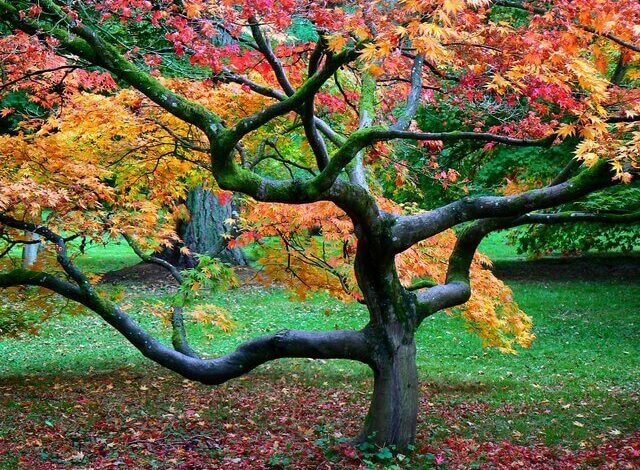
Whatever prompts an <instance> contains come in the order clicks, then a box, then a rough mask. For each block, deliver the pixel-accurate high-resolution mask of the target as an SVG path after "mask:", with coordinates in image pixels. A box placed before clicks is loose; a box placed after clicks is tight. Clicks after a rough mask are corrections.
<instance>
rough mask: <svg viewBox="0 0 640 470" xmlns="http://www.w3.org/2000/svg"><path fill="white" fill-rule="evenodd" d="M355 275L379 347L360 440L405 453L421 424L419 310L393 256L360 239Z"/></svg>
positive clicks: (373, 339) (375, 349) (374, 360)
mask: <svg viewBox="0 0 640 470" xmlns="http://www.w3.org/2000/svg"><path fill="white" fill-rule="evenodd" d="M355 270H356V277H357V279H358V285H359V286H360V289H361V290H362V293H363V294H364V297H365V300H366V303H367V309H368V310H369V314H370V317H371V322H370V324H369V334H370V335H371V339H370V343H371V344H372V345H374V346H373V347H374V351H373V358H372V365H371V367H372V369H373V377H374V388H373V396H372V399H371V404H370V407H369V411H368V413H367V416H366V418H365V423H364V428H363V430H362V433H361V435H360V437H359V439H360V440H369V441H371V442H373V443H375V444H376V445H378V446H386V447H392V448H393V449H394V451H397V452H404V451H406V450H407V448H408V447H409V446H410V445H412V444H413V443H414V442H415V438H416V424H417V421H418V397H419V390H418V372H417V365H416V345H415V340H414V332H415V306H414V304H413V302H412V299H411V298H410V297H409V296H407V295H406V293H405V292H404V290H403V289H402V286H401V284H400V280H399V279H398V275H397V271H396V269H395V264H394V259H393V256H392V255H388V254H386V253H384V252H383V251H381V250H376V251H372V250H370V249H368V246H367V245H366V243H363V242H362V240H359V242H358V250H357V253H356V260H355Z"/></svg>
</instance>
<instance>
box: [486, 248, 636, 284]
mask: <svg viewBox="0 0 640 470" xmlns="http://www.w3.org/2000/svg"><path fill="white" fill-rule="evenodd" d="M493 272H494V274H495V275H496V276H498V277H499V278H500V279H503V280H514V281H531V282H564V281H591V282H593V281H596V282H597V281H616V282H622V283H627V282H628V283H632V282H633V283H636V282H638V281H640V254H637V253H634V254H626V255H625V254H619V255H618V254H615V255H588V256H580V257H568V256H567V257H554V258H540V259H533V260H498V261H495V262H494V266H493Z"/></svg>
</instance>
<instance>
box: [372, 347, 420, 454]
mask: <svg viewBox="0 0 640 470" xmlns="http://www.w3.org/2000/svg"><path fill="white" fill-rule="evenodd" d="M374 361H375V368H374V371H373V374H374V375H373V377H374V385H373V396H372V398H371V404H370V406H369V411H368V413H367V417H366V418H365V423H364V429H363V431H362V434H361V436H360V440H368V441H371V442H374V443H375V444H377V445H379V446H387V447H389V446H391V447H393V449H394V450H396V451H398V452H403V451H406V450H407V448H408V446H410V445H412V444H413V443H414V442H415V439H416V425H417V422H418V407H419V390H418V371H417V365H416V346H415V343H414V342H411V343H410V344H401V345H399V346H398V348H397V349H396V350H395V351H394V353H393V354H388V353H386V352H385V353H381V354H378V355H377V357H376V358H375V359H374Z"/></svg>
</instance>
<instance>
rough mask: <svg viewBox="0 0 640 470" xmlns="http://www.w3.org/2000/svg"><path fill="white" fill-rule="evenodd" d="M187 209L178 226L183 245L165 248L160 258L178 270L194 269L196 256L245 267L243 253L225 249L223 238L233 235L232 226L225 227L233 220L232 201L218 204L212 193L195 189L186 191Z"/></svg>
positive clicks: (199, 188)
mask: <svg viewBox="0 0 640 470" xmlns="http://www.w3.org/2000/svg"><path fill="white" fill-rule="evenodd" d="M186 206H187V208H188V209H189V213H190V218H189V220H187V221H182V222H180V223H179V225H178V227H177V232H178V235H179V236H180V238H181V239H182V243H181V244H176V245H174V246H173V247H171V248H167V249H165V250H164V251H163V252H162V253H160V255H159V256H160V257H161V258H162V259H165V260H167V261H169V262H170V263H171V264H173V265H174V266H178V267H181V268H193V267H195V266H196V265H197V264H198V260H197V255H198V254H201V255H207V256H212V257H214V258H218V259H220V260H221V261H224V262H225V263H229V264H231V265H234V266H246V265H247V264H248V262H247V258H246V257H245V255H244V253H243V251H242V250H241V249H240V248H228V247H227V240H226V239H225V237H224V236H225V234H230V235H234V227H230V226H228V225H227V224H225V221H226V220H228V219H231V218H234V212H235V206H234V203H233V200H230V201H228V202H226V203H225V204H220V201H219V200H218V197H217V196H216V195H215V194H213V193H212V192H211V191H207V190H205V189H203V188H202V186H198V187H196V188H194V189H192V190H191V191H189V194H188V195H187V201H186ZM183 246H186V247H187V248H188V249H189V251H190V253H189V254H185V253H183V252H181V251H180V248H182V247H183Z"/></svg>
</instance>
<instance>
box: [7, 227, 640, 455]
mask: <svg viewBox="0 0 640 470" xmlns="http://www.w3.org/2000/svg"><path fill="white" fill-rule="evenodd" d="M482 249H483V250H484V251H485V252H486V253H487V254H489V255H490V256H491V257H492V259H493V260H494V262H495V263H496V265H497V267H498V268H500V263H512V264H513V263H514V262H517V263H523V264H526V263H527V261H526V260H523V259H520V258H518V257H517V256H516V255H515V251H514V250H513V249H512V248H511V247H509V246H506V244H505V239H504V237H503V236H501V235H494V236H493V237H492V238H490V239H488V240H487V241H485V242H484V244H483V246H482ZM136 261H137V260H136V258H135V256H134V255H133V254H132V253H131V252H130V251H129V250H128V249H127V248H126V247H125V246H122V245H114V246H108V247H106V248H92V249H90V250H89V251H88V253H87V255H86V256H85V257H82V258H81V259H79V263H81V264H82V266H83V267H84V268H85V269H87V270H91V271H94V272H105V271H108V270H111V269H118V268H121V267H123V266H126V265H130V264H134V263H136ZM638 266H640V263H639V264H638ZM552 279H554V280H553V281H548V282H540V281H527V280H523V279H520V278H518V280H517V281H508V280H507V282H509V284H510V285H511V286H512V288H513V291H514V296H515V299H516V300H517V302H518V303H519V304H520V305H521V307H522V308H523V309H524V310H525V311H526V312H527V313H528V314H530V315H531V316H532V317H533V319H534V322H535V334H536V336H537V339H536V341H535V343H534V344H533V346H532V347H531V348H530V349H527V350H521V351H519V354H517V355H504V354H501V353H499V352H497V351H493V350H483V349H482V348H481V347H480V342H479V340H478V339H477V338H475V337H474V336H472V335H471V334H470V333H467V332H466V331H465V329H464V324H463V323H462V321H461V320H460V319H459V318H457V317H455V316H448V315H446V314H438V315H436V316H434V317H432V318H430V319H429V320H428V321H426V322H425V324H424V325H423V327H422V328H421V330H420V331H419V333H418V335H417V341H418V344H419V351H418V361H419V371H420V378H421V381H422V384H423V386H422V392H423V393H422V396H423V399H422V407H421V415H420V424H419V436H418V445H417V449H416V455H414V456H412V457H411V459H412V460H411V461H409V459H408V458H405V459H402V458H400V459H397V458H395V459H394V458H392V457H388V456H387V455H386V453H384V452H382V453H381V452H380V450H377V449H376V450H375V452H374V451H366V452H364V454H363V453H360V454H358V455H357V456H353V455H352V454H351V452H350V450H349V449H347V448H346V447H345V445H344V444H341V440H342V439H343V437H344V436H349V435H353V434H354V433H355V432H357V427H358V424H359V420H360V419H361V417H362V414H363V413H364V412H365V410H366V405H367V395H368V393H369V390H370V387H371V378H370V373H369V371H368V370H367V369H366V368H365V367H364V366H359V365H355V364H352V363H349V362H346V361H332V362H325V361H310V360H283V361H278V362H276V363H272V364H270V365H266V366H263V367H261V368H259V369H258V370H257V371H255V372H254V373H252V374H251V375H249V376H247V377H245V378H243V379H241V380H238V381H235V382H233V383H230V384H226V385H223V386H222V387H219V388H210V387H205V386H200V385H196V384H190V383H187V382H185V381H183V380H182V379H180V378H179V377H177V376H175V375H173V374H171V373H169V372H167V371H164V370H161V369H160V368H158V367H156V366H155V365H153V364H152V363H150V362H149V361H147V360H146V359H144V358H143V357H142V356H141V355H140V354H139V353H138V352H137V351H136V350H134V349H133V348H132V347H130V346H128V345H127V344H126V343H125V342H124V341H123V340H122V339H121V338H120V337H119V336H118V335H117V334H116V333H114V332H113V331H112V330H111V329H110V328H109V327H107V326H106V325H105V324H103V323H102V321H101V320H100V319H99V318H96V317H95V316H93V315H89V314H81V315H75V316H71V315H62V316H59V317H56V318H55V319H53V320H51V321H49V322H48V323H47V324H45V325H44V327H43V328H42V330H41V332H40V334H39V335H38V336H24V337H21V338H19V339H4V340H0V357H2V358H3V360H2V362H0V413H1V415H0V467H2V466H3V465H4V468H14V467H15V466H23V467H25V468H37V467H41V468H57V467H58V466H60V467H61V468H62V467H64V466H68V465H80V466H82V465H84V466H90V467H91V466H92V467H96V466H97V467H99V466H101V465H104V466H107V465H112V464H114V462H121V463H120V465H124V466H127V467H149V468H176V467H179V466H180V465H187V467H184V468H191V467H188V465H189V462H191V463H193V462H196V461H197V462H209V463H208V465H209V467H206V465H205V468H212V467H213V468H215V466H216V465H219V466H221V467H225V468H260V467H261V466H263V467H269V466H271V467H281V468H287V467H292V468H307V464H308V465H311V463H313V464H314V465H323V462H324V465H329V466H328V467H324V468H342V467H348V466H356V467H357V466H358V465H362V464H363V462H364V461H365V460H371V459H373V456H372V455H369V454H376V453H377V454H379V455H378V460H379V461H381V462H387V463H389V464H391V463H393V464H396V465H399V466H400V467H403V468H404V467H407V468H413V467H419V468H420V467H423V468H430V467H431V466H438V465H441V466H444V467H446V468H449V467H451V468H453V467H456V466H460V467H461V468H468V466H473V465H480V466H482V464H483V462H489V463H490V462H491V461H492V460H491V459H492V458H498V457H499V458H503V457H504V456H505V455H511V456H515V457H513V458H514V459H515V460H514V461H515V462H518V461H519V460H518V459H520V461H522V462H529V463H531V462H534V461H536V459H542V460H543V461H552V460H553V459H557V462H556V463H557V465H556V466H558V467H560V466H562V465H568V467H567V468H571V467H572V466H574V463H575V462H579V464H580V465H584V466H597V465H599V464H606V463H607V459H608V458H609V457H608V455H609V453H615V455H621V454H620V453H621V452H627V454H628V455H627V454H625V455H626V457H624V459H622V460H624V461H626V462H632V465H634V464H635V463H638V464H640V461H638V460H633V459H638V458H639V457H640V451H639V449H640V444H639V443H640V439H639V436H640V435H639V434H638V430H639V428H640V317H639V315H638V314H639V312H640V285H639V284H638V282H637V278H632V279H627V280H625V279H613V278H611V279H599V280H597V281H593V280H590V279H588V278H587V279H583V278H581V277H580V276H575V277H574V278H572V279H571V280H570V281H562V280H558V279H557V276H556V277H553V276H552ZM129 291H130V293H131V295H130V296H129V297H128V299H131V300H127V302H128V305H127V309H128V311H129V312H130V313H131V314H132V315H134V316H136V317H137V318H138V319H139V320H140V321H141V322H142V323H143V324H144V325H145V326H146V327H147V328H149V329H150V330H152V331H154V332H155V333H157V334H158V335H160V336H162V337H163V338H165V340H166V341H168V338H169V331H167V329H166V328H164V327H163V326H162V325H161V322H160V320H159V319H157V318H156V317H154V316H151V315H149V314H148V313H146V312H147V311H148V310H149V305H148V304H150V303H153V302H154V301H156V300H161V299H163V298H166V297H167V295H168V294H167V291H166V288H163V287H156V288H150V287H148V286H147V287H143V286H136V285H132V286H129ZM207 302H208V303H213V304H216V305H218V306H222V307H224V308H225V309H226V310H227V311H228V312H229V315H230V316H231V318H232V319H233V320H234V322H235V328H234V329H233V330H232V331H231V332H230V333H224V332H222V331H219V330H216V329H214V328H211V327H207V328H204V327H202V326H200V325H190V326H189V335H190V337H191V338H192V342H193V343H194V345H195V346H196V347H197V349H198V350H199V351H201V352H202V353H204V354H205V355H217V354H221V353H224V352H225V351H229V350H230V349H231V348H233V347H234V345H236V344H238V343H240V342H241V341H244V340H246V339H248V338H250V337H252V336H254V335H256V334H260V333H264V332H272V331H276V330H279V329H283V328H288V327H293V328H300V329H328V328H334V327H341V328H342V327H352V328H358V327H361V326H362V325H364V324H365V322H366V313H365V310H364V308H363V307H362V306H360V305H358V304H342V303H339V302H337V301H335V300H333V299H331V298H328V297H327V296H323V295H317V296H314V297H312V298H310V299H308V300H306V301H304V302H298V301H292V300H291V299H290V297H289V295H288V293H286V292H284V291H283V290H281V289H276V288H270V289H265V288H260V287H244V288H240V289H237V290H233V291H228V292H223V293H218V294H215V295H213V296H212V297H211V298H210V299H207ZM240 444H242V445H240ZM610 448H611V450H610V451H609V450H607V449H610ZM251 449H253V450H251ZM621 449H622V450H621ZM625 449H626V450H625ZM365 450H366V449H365ZM168 456H170V459H173V460H167V459H168V458H169V457H168ZM496 456H498V457H496ZM500 456H502V457H500ZM504 458H506V457H504ZM612 458H613V457H612ZM465 459H466V460H465ZM571 459H577V460H575V461H574V460H571ZM603 459H604V460H603ZM625 459H626V460H625ZM327 462H334V464H333V465H335V466H334V467H331V466H330V465H331V464H330V463H327ZM407 462H410V463H407ZM575 465H578V463H575ZM524 466H525V467H527V466H528V465H526V464H525V465H524ZM532 466H533V464H532ZM318 468H323V467H321V466H319V467H318ZM514 468H517V467H514ZM540 468H542V467H540Z"/></svg>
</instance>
